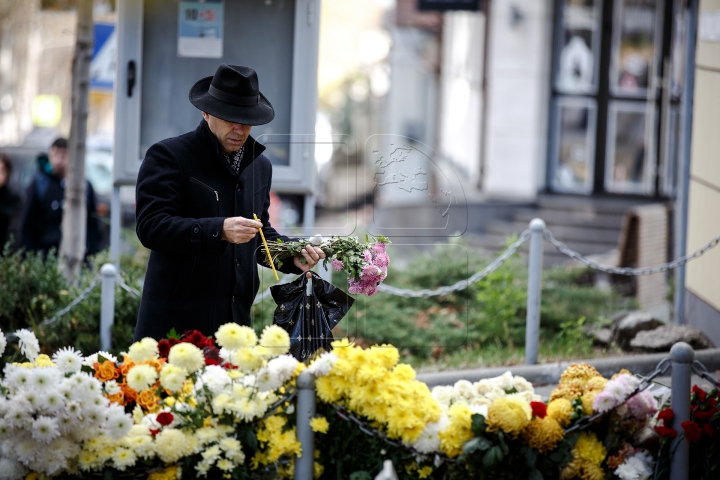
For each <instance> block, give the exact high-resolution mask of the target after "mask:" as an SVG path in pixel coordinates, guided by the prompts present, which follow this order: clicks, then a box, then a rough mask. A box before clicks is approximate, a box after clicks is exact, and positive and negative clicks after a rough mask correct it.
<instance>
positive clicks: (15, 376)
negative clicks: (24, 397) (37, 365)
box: [5, 365, 30, 393]
mask: <svg viewBox="0 0 720 480" xmlns="http://www.w3.org/2000/svg"><path fill="white" fill-rule="evenodd" d="M29 381H30V369H28V368H23V367H20V366H18V365H7V366H6V367H5V386H7V388H9V389H10V392H11V393H15V392H16V391H17V390H18V389H20V388H24V387H26V386H27V384H28V382H29Z"/></svg>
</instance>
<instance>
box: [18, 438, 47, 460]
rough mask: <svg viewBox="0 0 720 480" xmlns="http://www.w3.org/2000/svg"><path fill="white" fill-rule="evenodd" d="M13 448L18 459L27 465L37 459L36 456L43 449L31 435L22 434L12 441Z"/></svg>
mask: <svg viewBox="0 0 720 480" xmlns="http://www.w3.org/2000/svg"><path fill="white" fill-rule="evenodd" d="M12 449H13V452H14V453H15V456H16V457H17V459H18V460H20V462H22V463H24V464H25V465H28V464H29V463H30V462H32V461H33V460H35V456H36V455H37V454H38V451H39V450H41V448H40V444H38V442H36V441H35V440H33V439H32V437H30V436H29V435H24V436H20V438H19V439H18V440H17V441H15V442H12Z"/></svg>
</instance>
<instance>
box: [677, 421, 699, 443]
mask: <svg viewBox="0 0 720 480" xmlns="http://www.w3.org/2000/svg"><path fill="white" fill-rule="evenodd" d="M680 425H682V428H683V430H685V440H687V441H688V443H689V442H695V441H697V440H700V436H701V435H702V430H701V429H700V425H698V424H697V423H695V422H693V421H687V422H682V423H681V424H680Z"/></svg>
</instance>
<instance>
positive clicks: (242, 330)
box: [215, 323, 257, 350]
mask: <svg viewBox="0 0 720 480" xmlns="http://www.w3.org/2000/svg"><path fill="white" fill-rule="evenodd" d="M215 340H216V341H217V343H218V345H220V346H221V347H224V348H227V349H228V350H238V349H240V348H250V347H254V346H255V345H257V334H256V333H255V330H253V329H252V328H250V327H246V326H240V325H238V324H237V323H226V324H225V325H223V326H221V327H220V328H218V331H217V332H216V333H215Z"/></svg>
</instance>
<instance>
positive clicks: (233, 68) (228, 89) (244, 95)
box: [190, 64, 275, 125]
mask: <svg viewBox="0 0 720 480" xmlns="http://www.w3.org/2000/svg"><path fill="white" fill-rule="evenodd" d="M190 103H192V104H193V105H195V106H196V107H197V108H199V109H200V110H202V111H203V112H205V113H209V114H210V115H212V116H213V117H217V118H221V119H223V120H225V121H228V122H233V123H242V124H243V125H264V124H266V123H269V122H270V121H272V119H273V118H275V110H274V109H273V107H272V105H271V104H270V102H269V101H268V99H267V98H265V95H263V94H262V93H260V88H259V85H258V77H257V73H256V72H255V70H253V69H252V68H249V67H242V66H240V65H225V64H222V65H220V66H219V67H218V69H217V71H216V72H215V75H213V76H212V77H205V78H203V79H201V80H198V81H197V82H195V85H193V86H192V88H191V89H190Z"/></svg>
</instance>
